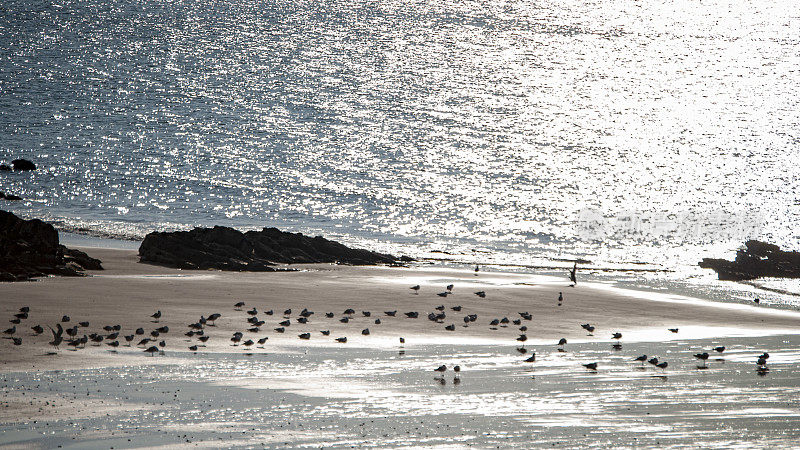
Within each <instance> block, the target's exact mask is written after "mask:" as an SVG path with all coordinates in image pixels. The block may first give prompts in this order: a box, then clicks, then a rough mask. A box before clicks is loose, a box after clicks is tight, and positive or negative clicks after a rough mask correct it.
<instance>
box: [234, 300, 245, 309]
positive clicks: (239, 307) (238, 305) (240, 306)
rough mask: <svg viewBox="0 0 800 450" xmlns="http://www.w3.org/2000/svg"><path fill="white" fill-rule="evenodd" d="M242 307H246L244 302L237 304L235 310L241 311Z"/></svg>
mask: <svg viewBox="0 0 800 450" xmlns="http://www.w3.org/2000/svg"><path fill="white" fill-rule="evenodd" d="M242 306H244V302H237V303H235V304H234V305H233V307H234V309H236V310H237V311H241V309H242Z"/></svg>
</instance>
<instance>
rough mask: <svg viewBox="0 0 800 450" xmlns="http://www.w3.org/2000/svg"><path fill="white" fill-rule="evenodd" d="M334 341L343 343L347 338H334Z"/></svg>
mask: <svg viewBox="0 0 800 450" xmlns="http://www.w3.org/2000/svg"><path fill="white" fill-rule="evenodd" d="M336 342H340V343H342V344H344V343H346V342H347V338H346V337H340V338H336Z"/></svg>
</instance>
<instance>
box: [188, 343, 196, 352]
mask: <svg viewBox="0 0 800 450" xmlns="http://www.w3.org/2000/svg"><path fill="white" fill-rule="evenodd" d="M189 350H191V351H193V352H197V346H196V345H190V346H189Z"/></svg>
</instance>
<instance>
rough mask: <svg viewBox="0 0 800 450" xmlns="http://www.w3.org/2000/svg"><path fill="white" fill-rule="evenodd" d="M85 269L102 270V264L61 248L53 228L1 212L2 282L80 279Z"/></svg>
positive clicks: (78, 252) (0, 261) (76, 252)
mask: <svg viewBox="0 0 800 450" xmlns="http://www.w3.org/2000/svg"><path fill="white" fill-rule="evenodd" d="M85 269H96V270H102V266H101V265H100V261H99V260H97V259H94V258H91V257H89V256H88V255H86V254H85V253H83V252H80V251H78V250H71V249H68V248H66V247H64V246H63V245H60V244H59V243H58V232H57V231H56V229H55V228H53V226H52V225H50V224H47V223H44V222H42V221H41V220H38V219H33V220H24V219H20V218H19V217H17V216H15V215H14V214H12V213H10V212H7V211H3V210H0V280H2V281H22V280H29V279H31V278H36V277H41V276H44V275H65V276H80V275H82V274H83V270H85Z"/></svg>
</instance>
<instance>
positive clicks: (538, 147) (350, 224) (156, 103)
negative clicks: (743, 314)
mask: <svg viewBox="0 0 800 450" xmlns="http://www.w3.org/2000/svg"><path fill="white" fill-rule="evenodd" d="M792 6H793V4H792V3H790V2H787V1H778V2H774V3H771V4H769V5H759V8H758V9H756V8H752V7H748V5H742V4H740V3H738V2H734V1H710V2H702V3H696V2H682V1H675V2H669V3H659V4H648V3H642V2H635V3H628V2H617V1H600V2H595V3H585V2H579V1H574V0H568V1H562V2H552V1H540V2H535V3H530V2H521V1H503V2H499V1H498V2H467V1H462V2H456V1H451V2H413V3H408V2H393V1H378V2H357V1H333V0H331V1H322V2H311V3H297V4H286V3H285V2H274V1H248V0H236V1H233V2H225V3H211V4H208V3H207V2H202V3H201V2H198V1H190V0H181V1H169V2H167V1H150V2H142V1H136V0H130V1H122V0H113V1H99V0H86V1H79V2H76V1H56V2H52V1H38V0H37V1H31V0H14V1H9V2H4V4H3V5H2V7H0V30H2V32H1V33H0V93H1V94H0V160H2V161H3V162H6V163H7V162H8V161H10V160H12V159H14V158H19V157H24V158H28V159H31V160H33V161H34V162H35V163H36V164H37V165H38V166H39V170H37V171H35V172H31V173H9V172H0V189H2V190H5V191H7V192H10V193H14V194H17V195H20V196H22V197H23V198H24V199H25V200H24V201H22V202H17V203H11V202H6V203H5V204H3V205H2V206H3V207H4V208H7V209H9V210H11V211H12V212H15V213H18V214H21V215H23V216H26V217H39V218H43V219H46V220H48V221H50V222H52V223H55V224H56V225H57V226H58V227H59V228H60V229H62V230H66V231H73V232H79V233H85V234H91V235H95V236H105V237H113V238H127V239H134V240H135V239H141V238H142V237H143V236H144V235H145V234H146V233H148V232H151V231H155V230H170V229H186V228H191V227H193V226H211V225H227V226H233V227H236V228H240V229H257V228H262V227H265V226H276V227H278V228H281V229H285V230H289V231H299V232H304V233H307V234H313V235H316V234H322V235H325V236H326V237H329V238H332V239H337V240H341V241H343V242H345V243H347V244H350V245H358V246H362V247H366V248H370V249H374V250H378V251H386V252H392V253H400V254H409V255H411V256H416V257H429V258H443V259H446V260H448V261H456V262H461V263H465V264H469V263H480V264H496V265H498V266H504V265H518V266H522V267H524V266H537V267H554V266H567V265H569V264H571V263H569V262H567V260H571V259H575V258H583V259H586V260H589V261H591V263H589V264H587V266H589V267H591V268H593V269H648V270H655V271H663V272H652V273H651V272H647V273H645V274H644V275H640V276H637V277H636V279H635V280H633V281H632V282H633V283H634V284H644V285H647V286H650V287H653V286H655V287H658V286H665V285H668V288H669V289H673V287H669V286H673V285H670V284H669V283H673V282H685V280H694V281H689V283H690V284H692V283H694V284H702V283H706V284H707V283H708V282H709V281H711V280H713V274H710V273H709V271H702V270H700V269H698V268H697V267H696V263H697V262H698V261H699V260H700V259H701V258H703V257H707V256H714V257H728V258H730V257H732V256H733V252H734V251H735V250H736V248H737V247H738V246H740V245H741V244H742V243H743V242H744V241H745V240H747V239H750V238H756V239H762V240H766V241H769V242H773V243H776V244H778V245H781V246H782V247H785V248H792V249H796V248H800V235H798V234H797V233H796V232H795V231H793V230H797V229H798V225H800V220H798V215H797V213H796V211H797V208H798V205H799V203H798V202H800V200H798V199H797V197H796V194H795V193H796V192H798V191H800V176H798V174H799V173H798V170H797V169H796V168H797V167H798V166H800V164H798V163H800V152H798V151H796V149H797V145H798V142H800V108H797V103H798V100H797V99H798V98H800V95H798V94H800V85H798V84H797V83H796V82H793V80H794V78H796V77H794V76H793V75H794V74H795V72H796V67H798V63H800V52H798V49H799V48H800V36H798V35H797V33H794V32H793V30H794V28H793V27H792V24H793V23H795V22H796V21H797V19H798V18H799V17H800V13H797V12H796V11H797V10H796V8H792ZM439 252H447V253H439ZM598 276H602V273H601V272H598ZM614 276H616V277H619V275H618V274H615V275H614ZM695 281H697V283H695ZM665 283H666V284H665ZM767 283H768V284H769V283H770V282H767ZM773 284H774V285H775V286H777V288H778V289H779V290H782V291H785V292H800V286H797V283H793V282H785V281H782V282H775V283H773ZM775 286H773V287H775ZM729 288H730V286H729V285H721V287H720V288H719V289H718V290H717V291H715V292H717V294H714V295H717V296H719V297H724V296H725V295H727V292H728V290H729ZM737 289H739V291H738V292H744V291H748V290H749V289H750V288H748V287H737ZM763 294H764V293H763V292H757V293H756V294H753V295H763ZM736 295H739V294H735V295H734V296H736ZM741 295H743V296H744V297H748V295H749V294H748V295H745V294H741ZM782 295H783V294H775V296H776V298H778V300H776V301H777V302H779V303H793V302H795V301H796V300H791V299H789V300H787V298H788V297H786V296H782Z"/></svg>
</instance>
